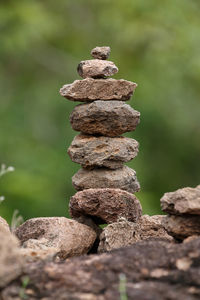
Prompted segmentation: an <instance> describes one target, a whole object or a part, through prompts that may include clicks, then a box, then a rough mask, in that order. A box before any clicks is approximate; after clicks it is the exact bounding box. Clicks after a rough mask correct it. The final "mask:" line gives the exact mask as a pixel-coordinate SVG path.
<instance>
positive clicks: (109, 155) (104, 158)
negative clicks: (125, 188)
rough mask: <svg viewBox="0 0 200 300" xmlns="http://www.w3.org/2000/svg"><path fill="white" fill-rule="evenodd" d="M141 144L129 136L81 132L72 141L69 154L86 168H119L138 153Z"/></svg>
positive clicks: (74, 160)
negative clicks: (93, 134)
mask: <svg viewBox="0 0 200 300" xmlns="http://www.w3.org/2000/svg"><path fill="white" fill-rule="evenodd" d="M138 147H139V144H138V142H137V141H136V140H134V139H131V138H127V137H122V136H121V137H115V138H111V137H104V136H99V137H96V136H91V135H84V134H79V135H77V136H76V137H75V138H74V140H73V141H72V143H71V145H70V147H69V149H68V154H69V156H70V158H71V160H72V161H73V162H76V163H78V164H80V165H81V166H82V167H84V168H93V167H107V168H110V169H118V168H121V167H122V166H123V163H124V162H128V161H130V160H131V159H133V158H134V157H135V156H136V155H137V153H138Z"/></svg>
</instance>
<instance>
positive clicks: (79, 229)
mask: <svg viewBox="0 0 200 300" xmlns="http://www.w3.org/2000/svg"><path fill="white" fill-rule="evenodd" d="M15 234H16V236H17V237H18V238H19V240H20V241H21V243H22V245H24V243H25V242H26V245H27V243H28V242H27V241H28V240H30V239H34V240H39V241H38V242H34V244H35V246H34V248H37V247H38V249H41V247H43V248H44V250H45V251H47V248H48V247H49V248H50V252H51V253H52V249H53V248H55V255H57V256H58V257H59V258H60V259H66V258H67V257H72V256H77V255H82V254H86V253H88V251H89V250H90V249H91V247H92V246H93V244H94V242H95V240H96V237H97V234H96V232H95V230H94V229H93V228H92V227H90V226H88V225H85V224H82V223H79V222H77V221H75V220H70V219H67V218H65V217H44V218H33V219H29V220H27V221H26V222H25V223H23V224H22V225H21V226H19V227H18V228H17V229H16V230H15ZM28 245H30V243H29V244H28ZM32 245H33V242H32Z"/></svg>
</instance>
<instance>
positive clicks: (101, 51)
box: [91, 46, 110, 59]
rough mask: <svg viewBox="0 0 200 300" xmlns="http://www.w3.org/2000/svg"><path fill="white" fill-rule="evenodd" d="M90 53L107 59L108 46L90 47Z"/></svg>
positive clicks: (98, 57)
mask: <svg viewBox="0 0 200 300" xmlns="http://www.w3.org/2000/svg"><path fill="white" fill-rule="evenodd" d="M91 55H92V57H94V58H97V59H107V58H108V57H109V55H110V47H106V46H104V47H95V48H94V49H92V51H91Z"/></svg>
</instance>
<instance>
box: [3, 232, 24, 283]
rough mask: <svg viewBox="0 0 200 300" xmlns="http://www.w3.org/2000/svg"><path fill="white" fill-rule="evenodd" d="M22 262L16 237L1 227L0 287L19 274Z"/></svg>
mask: <svg viewBox="0 0 200 300" xmlns="http://www.w3.org/2000/svg"><path fill="white" fill-rule="evenodd" d="M1 229H2V228H1ZM22 264H23V262H22V255H21V253H20V248H19V241H18V239H17V238H16V237H15V236H14V235H12V234H11V233H10V232H8V231H7V230H5V229H4V228H3V230H0V288H2V287H4V286H6V285H7V284H8V283H9V282H10V281H12V280H14V279H15V278H17V277H18V276H19V275H20V274H21V272H22Z"/></svg>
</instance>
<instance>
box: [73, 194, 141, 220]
mask: <svg viewBox="0 0 200 300" xmlns="http://www.w3.org/2000/svg"><path fill="white" fill-rule="evenodd" d="M69 207H70V214H71V216H72V217H73V218H77V217H79V216H81V215H84V216H89V217H91V218H92V219H93V220H94V222H95V223H97V224H105V223H107V224H109V223H113V222H116V221H117V220H118V219H119V218H120V217H124V218H126V219H127V220H129V221H132V222H135V221H137V220H138V218H139V217H140V216H141V213H142V208H141V205H140V202H139V200H138V199H137V198H136V197H135V196H134V195H132V194H131V193H128V192H126V191H123V190H120V189H110V188H105V189H88V190H84V191H81V192H78V193H76V194H75V195H74V196H72V197H71V199H70V205H69Z"/></svg>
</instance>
